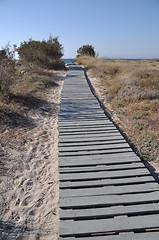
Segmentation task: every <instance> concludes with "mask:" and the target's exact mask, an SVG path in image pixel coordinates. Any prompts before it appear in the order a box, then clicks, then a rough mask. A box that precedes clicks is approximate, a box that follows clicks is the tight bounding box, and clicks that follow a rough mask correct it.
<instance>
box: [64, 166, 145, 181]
mask: <svg viewBox="0 0 159 240" xmlns="http://www.w3.org/2000/svg"><path fill="white" fill-rule="evenodd" d="M149 174H150V172H149V171H148V170H147V169H146V168H144V169H131V170H124V171H122V170H119V171H116V170H114V171H104V172H103V171H99V172H96V173H92V172H88V173H63V174H60V181H68V180H69V181H72V180H91V179H103V178H105V179H106V178H117V177H118V178H119V177H121V178H122V177H130V176H140V175H149Z"/></svg>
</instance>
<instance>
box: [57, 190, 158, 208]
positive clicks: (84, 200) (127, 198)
mask: <svg viewBox="0 0 159 240" xmlns="http://www.w3.org/2000/svg"><path fill="white" fill-rule="evenodd" d="M155 201H156V202H159V192H158V191H156V192H151V193H143V194H142V193H141V194H125V195H105V196H104V197H103V196H94V197H93V198H92V197H91V196H86V197H68V198H60V207H61V208H83V207H84V208H87V207H89V208H90V207H99V206H100V207H102V206H113V205H123V204H129V205H130V204H135V203H148V202H155Z"/></svg>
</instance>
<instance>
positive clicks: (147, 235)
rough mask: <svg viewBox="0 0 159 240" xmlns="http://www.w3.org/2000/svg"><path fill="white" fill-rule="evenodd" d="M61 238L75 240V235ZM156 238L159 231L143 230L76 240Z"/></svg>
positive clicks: (139, 239)
mask: <svg viewBox="0 0 159 240" xmlns="http://www.w3.org/2000/svg"><path fill="white" fill-rule="evenodd" d="M61 239H66V240H67V239H68V240H75V239H77V238H75V237H69V238H63V237H61ZM88 239H90V240H158V239H159V231H157V232H144V233H132V232H123V233H121V234H119V235H117V234H113V233H112V235H105V234H104V236H97V235H96V236H95V237H90V238H88V237H82V238H80V237H78V240H88Z"/></svg>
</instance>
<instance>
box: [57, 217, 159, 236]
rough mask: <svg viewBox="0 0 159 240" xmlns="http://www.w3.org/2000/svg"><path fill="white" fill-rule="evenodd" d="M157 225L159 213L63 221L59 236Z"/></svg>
mask: <svg viewBox="0 0 159 240" xmlns="http://www.w3.org/2000/svg"><path fill="white" fill-rule="evenodd" d="M158 227H159V214H155V215H149V216H148V217H147V216H137V217H136V216H135V217H129V218H128V217H119V218H115V219H102V220H88V221H87V220H86V221H63V222H62V224H61V226H60V235H61V236H63V237H64V236H65V237H66V236H72V235H77V236H82V235H84V236H85V235H86V234H94V233H109V232H120V231H135V230H140V231H141V230H142V229H143V230H144V229H151V228H158Z"/></svg>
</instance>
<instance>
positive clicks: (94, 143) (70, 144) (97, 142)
mask: <svg viewBox="0 0 159 240" xmlns="http://www.w3.org/2000/svg"><path fill="white" fill-rule="evenodd" d="M118 143H126V141H125V140H124V139H121V138H120V137H119V138H117V139H116V138H115V139H109V140H104V141H103V140H102V141H100V140H92V141H89V140H88V141H78V142H75V141H74V142H59V148H60V147H74V146H78V147H79V146H97V145H110V144H118Z"/></svg>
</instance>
